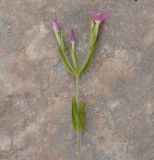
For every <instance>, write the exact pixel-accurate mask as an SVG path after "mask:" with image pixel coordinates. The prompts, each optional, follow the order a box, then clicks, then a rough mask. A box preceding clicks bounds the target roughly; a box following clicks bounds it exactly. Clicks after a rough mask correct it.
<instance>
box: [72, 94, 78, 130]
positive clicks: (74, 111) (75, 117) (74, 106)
mask: <svg viewBox="0 0 154 160" xmlns="http://www.w3.org/2000/svg"><path fill="white" fill-rule="evenodd" d="M79 121H80V119H79V111H78V107H77V103H76V99H75V97H73V98H72V125H73V127H74V129H75V130H76V131H78V130H79Z"/></svg>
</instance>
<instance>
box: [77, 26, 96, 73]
mask: <svg viewBox="0 0 154 160" xmlns="http://www.w3.org/2000/svg"><path fill="white" fill-rule="evenodd" d="M98 30H99V23H95V24H94V27H91V31H90V36H89V44H90V45H89V52H88V54H87V56H86V58H85V61H84V63H83V65H82V66H81V68H80V73H83V72H84V71H85V70H86V69H87V68H88V66H89V64H90V62H91V59H92V56H93V54H94V50H95V47H96V40H97V37H98Z"/></svg>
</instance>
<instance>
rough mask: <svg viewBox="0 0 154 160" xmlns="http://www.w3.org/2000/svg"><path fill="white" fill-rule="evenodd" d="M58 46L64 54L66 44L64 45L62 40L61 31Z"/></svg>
mask: <svg viewBox="0 0 154 160" xmlns="http://www.w3.org/2000/svg"><path fill="white" fill-rule="evenodd" d="M59 46H60V48H61V50H62V51H63V52H64V54H65V53H66V45H65V42H64V39H63V35H62V31H61V32H60V45H59Z"/></svg>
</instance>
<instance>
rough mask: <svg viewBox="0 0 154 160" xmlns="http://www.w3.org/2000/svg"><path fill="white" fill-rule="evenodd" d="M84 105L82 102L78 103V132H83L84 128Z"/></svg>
mask: <svg viewBox="0 0 154 160" xmlns="http://www.w3.org/2000/svg"><path fill="white" fill-rule="evenodd" d="M84 109H85V104H84V103H83V102H80V103H79V117H80V130H81V131H82V130H84V128H85V112H84Z"/></svg>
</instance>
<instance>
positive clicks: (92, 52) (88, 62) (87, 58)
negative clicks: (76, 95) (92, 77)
mask: <svg viewBox="0 0 154 160" xmlns="http://www.w3.org/2000/svg"><path fill="white" fill-rule="evenodd" d="M94 50H95V46H93V48H91V49H90V51H89V53H88V54H87V56H86V59H85V61H84V63H83V65H82V66H81V68H80V73H83V72H84V71H85V70H86V69H87V68H88V66H89V64H90V62H91V59H92V56H93V54H94Z"/></svg>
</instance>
